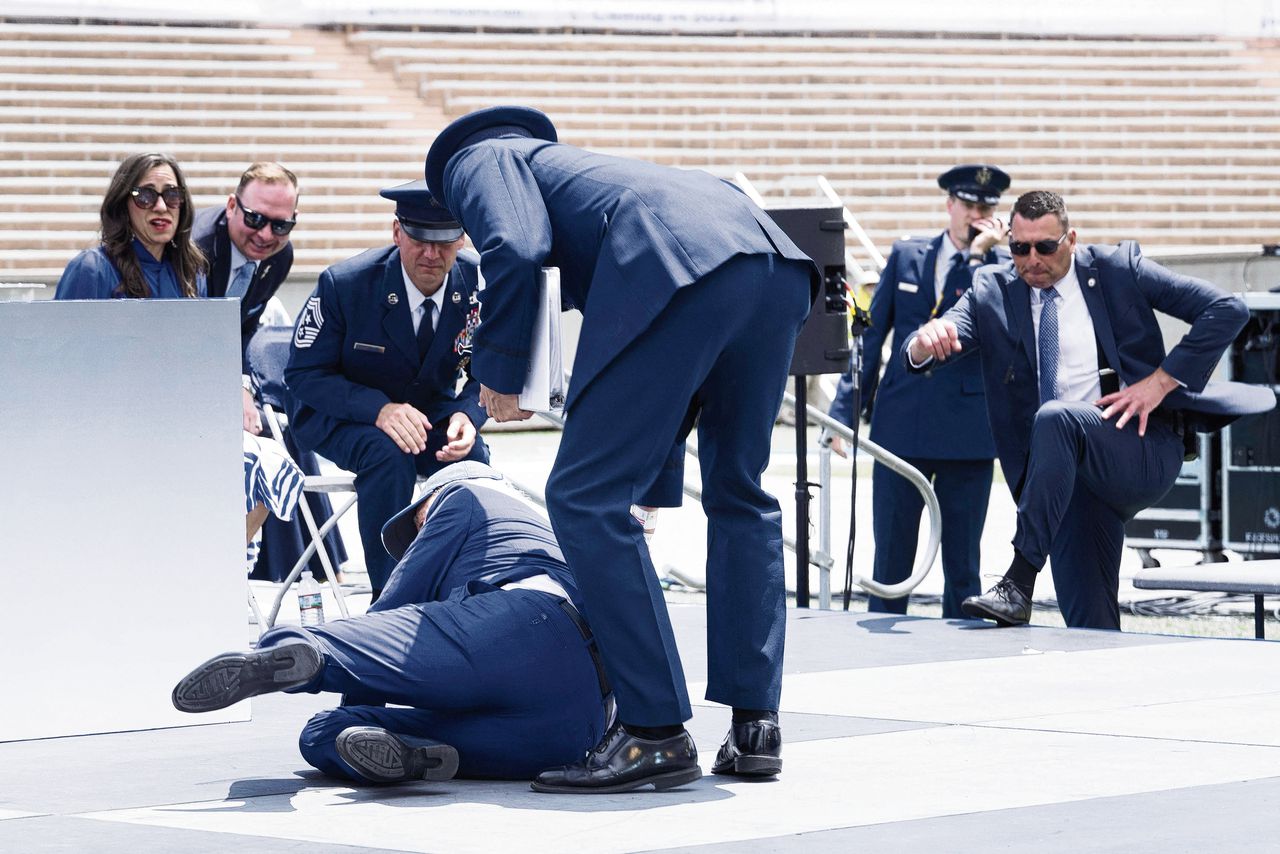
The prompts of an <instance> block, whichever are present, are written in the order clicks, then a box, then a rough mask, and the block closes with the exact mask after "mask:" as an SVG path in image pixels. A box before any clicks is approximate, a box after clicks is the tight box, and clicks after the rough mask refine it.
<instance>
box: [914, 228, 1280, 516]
mask: <svg viewBox="0 0 1280 854" xmlns="http://www.w3.org/2000/svg"><path fill="white" fill-rule="evenodd" d="M1075 264H1076V275H1077V277H1078V278H1079V280H1080V290H1081V292H1082V293H1083V294H1084V299H1085V303H1086V304H1087V305H1088V307H1089V315H1090V317H1091V318H1092V319H1093V329H1094V333H1095V335H1096V336H1097V338H1098V343H1099V345H1100V346H1101V348H1102V351H1103V353H1105V355H1106V358H1107V363H1108V364H1109V365H1110V366H1111V367H1112V368H1113V369H1114V370H1115V371H1116V373H1117V374H1118V375H1119V377H1120V379H1121V381H1123V382H1124V383H1125V384H1126V385H1132V384H1133V383H1136V382H1138V381H1139V380H1141V379H1144V378H1145V377H1147V376H1149V375H1150V374H1151V373H1152V372H1153V371H1155V369H1156V368H1164V369H1165V371H1166V372H1168V373H1169V375H1170V376H1172V377H1174V378H1175V379H1177V380H1179V381H1180V382H1182V383H1184V384H1185V386H1186V387H1185V388H1179V389H1175V390H1174V391H1172V392H1170V393H1169V395H1168V396H1167V397H1166V398H1165V399H1164V402H1163V403H1162V404H1161V409H1165V410H1181V411H1182V412H1183V413H1184V416H1185V417H1186V419H1187V423H1188V424H1189V425H1190V426H1191V427H1192V428H1193V429H1196V430H1200V431H1211V430H1217V429H1219V428H1221V427H1223V426H1225V425H1226V424H1229V423H1230V422H1231V421H1233V420H1235V419H1236V418H1238V417H1239V416H1241V415H1247V414H1250V413H1254V412H1265V411H1267V410H1268V409H1271V408H1272V407H1274V406H1275V402H1276V399H1275V394H1274V393H1273V392H1272V391H1271V390H1270V389H1268V388H1264V387H1262V386H1249V385H1244V384H1243V383H1226V382H1221V383H1210V382H1209V375H1210V374H1211V373H1213V369H1214V366H1215V365H1217V364H1218V360H1219V359H1220V358H1221V357H1222V354H1223V352H1224V351H1225V350H1226V348H1227V346H1228V345H1229V344H1230V343H1231V341H1232V339H1233V338H1234V337H1235V335H1236V333H1237V332H1239V331H1240V329H1241V327H1243V326H1244V324H1245V321H1247V320H1248V319H1249V310H1248V309H1247V308H1245V305H1244V302H1243V301H1242V300H1241V299H1240V298H1239V297H1236V296H1232V295H1231V294H1228V293H1227V292H1225V291H1223V290H1220V289H1219V288H1217V287H1215V286H1213V285H1211V284H1209V283H1208V282H1205V281H1203V280H1200V279H1193V278H1191V277H1189V276H1182V275H1179V274H1177V273H1174V272H1171V271H1170V270H1166V269H1165V268H1164V267H1161V266H1160V265H1159V264H1156V263H1154V262H1151V261H1148V260H1146V259H1144V258H1143V257H1142V251H1141V250H1140V249H1139V248H1138V245H1137V244H1136V243H1133V242H1130V241H1126V242H1124V243H1121V244H1120V245H1119V246H1098V245H1089V246H1077V247H1076V254H1075ZM1156 311H1161V312H1163V313H1165V314H1169V315H1172V316H1173V317H1177V318H1179V319H1181V320H1183V321H1185V322H1187V323H1189V324H1191V329H1190V330H1188V331H1187V334H1186V335H1184V336H1183V338H1182V340H1181V341H1179V342H1178V344H1177V346H1175V347H1174V348H1173V349H1172V350H1170V351H1169V352H1168V353H1166V352H1165V349H1164V338H1163V336H1162V335H1161V332H1160V327H1159V325H1158V324H1157V322H1156V316H1155V313H1156ZM946 319H947V320H950V321H951V322H953V323H954V324H955V325H956V331H957V333H958V335H959V338H960V343H961V346H962V348H963V349H962V350H961V354H960V356H958V357H957V358H956V359H951V360H948V362H947V365H950V364H952V363H956V364H963V362H964V361H965V358H966V357H968V356H972V355H973V354H974V353H978V354H979V356H980V361H981V365H982V379H983V384H984V385H985V387H986V392H987V400H988V401H989V402H990V404H991V405H990V406H989V407H988V410H989V413H990V417H991V427H992V430H993V432H994V435H995V441H996V450H997V451H998V453H999V455H1000V466H1001V468H1002V469H1003V470H1004V476H1005V480H1006V481H1007V482H1008V484H1009V487H1010V489H1011V490H1012V491H1013V495H1014V497H1015V498H1016V497H1017V496H1018V495H1019V494H1020V493H1021V491H1022V479H1023V476H1024V475H1025V473H1026V467H1027V454H1028V446H1029V444H1030V440H1031V423H1032V420H1033V419H1034V417H1035V414H1036V410H1037V409H1039V407H1040V392H1039V382H1038V380H1037V374H1036V343H1035V332H1034V328H1033V326H1032V321H1031V298H1030V287H1029V286H1028V285H1027V284H1026V282H1024V281H1022V279H1021V278H1019V277H1018V274H1017V271H1016V269H1015V268H1014V266H1013V264H1012V263H1009V264H1004V265H1001V266H998V267H983V268H981V269H980V270H979V271H978V273H977V274H976V275H975V276H974V282H973V288H972V289H971V290H969V291H968V292H966V293H965V295H964V296H963V297H961V298H960V301H959V302H958V303H957V304H956V305H955V307H953V308H952V309H951V310H950V311H948V312H947V313H946ZM910 343H911V341H910V339H907V340H906V341H904V342H903V345H902V350H901V360H902V362H903V364H904V366H907V367H909V366H910V360H909V359H908V358H907V348H908V346H909V345H910ZM927 368H928V366H926V367H925V368H924V369H914V368H913V369H912V370H925V369H927Z"/></svg>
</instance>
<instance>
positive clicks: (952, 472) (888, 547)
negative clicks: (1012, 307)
mask: <svg viewBox="0 0 1280 854" xmlns="http://www.w3.org/2000/svg"><path fill="white" fill-rule="evenodd" d="M1009 182H1010V179H1009V175H1008V174H1007V173H1006V172H1005V171H1004V170H1002V169H1000V168H999V167H996V166H992V165H989V164H984V163H974V164H965V165H961V166H956V167H953V168H951V169H948V170H947V171H946V172H944V173H942V175H940V176H938V186H939V187H941V188H942V189H943V190H945V191H946V192H947V219H948V223H947V228H946V230H945V231H943V232H942V233H941V234H939V235H936V236H934V237H933V238H924V237H912V238H907V239H906V240H900V241H898V242H897V243H895V244H894V246H893V251H892V252H891V253H890V254H889V259H888V261H887V262H886V263H885V268H884V272H883V273H882V274H881V275H880V282H879V284H878V285H877V286H876V290H875V295H874V296H873V297H872V300H871V325H870V327H869V328H868V329H867V330H866V332H865V333H863V336H862V342H863V352H864V354H865V360H864V361H863V363H862V371H861V375H860V384H859V387H860V388H861V389H862V390H863V394H864V397H863V399H862V412H863V414H864V415H865V416H869V417H870V419H871V440H872V441H873V442H875V443H876V444H877V445H879V446H880V447H882V448H884V449H885V450H887V451H889V452H891V453H893V454H895V455H897V456H898V457H901V458H902V459H903V460H904V461H905V462H907V463H908V464H910V465H911V466H913V467H914V468H916V469H919V471H920V473H921V474H923V475H924V476H925V477H926V478H928V479H929V480H930V481H931V482H932V484H933V488H934V491H935V492H936V493H937V495H938V504H939V506H940V508H941V510H942V571H943V574H944V575H945V576H946V585H945V587H944V589H943V595H942V616H943V617H960V616H962V614H961V611H960V603H961V602H963V601H964V600H965V599H966V598H967V597H969V596H973V595H976V594H978V593H980V592H982V588H981V586H980V582H979V580H978V570H979V566H980V565H981V557H980V554H979V551H980V546H981V542H982V527H983V524H984V523H985V522H986V518H987V503H988V499H989V498H990V496H991V475H992V469H993V463H992V461H993V459H994V458H995V453H996V452H995V445H994V443H993V442H992V440H991V427H990V424H989V423H988V421H987V401H986V397H985V396H984V395H983V392H982V374H981V371H980V370H979V364H978V363H977V362H976V361H973V360H969V361H968V362H962V363H961V364H959V365H957V366H956V367H955V368H954V369H949V370H946V371H928V372H925V373H919V374H917V373H911V372H909V371H908V370H907V369H906V366H905V365H904V364H903V363H902V362H901V360H899V359H889V360H888V361H887V363H886V364H885V365H884V377H883V378H881V377H880V368H881V352H882V350H883V347H884V344H885V342H886V341H889V340H890V339H892V341H893V342H894V344H893V348H894V349H895V350H896V349H897V345H898V344H900V343H901V342H902V341H904V340H905V339H906V338H907V337H909V336H910V335H911V334H912V333H914V332H915V330H916V328H917V327H919V326H920V325H921V324H922V323H924V322H925V321H927V320H928V319H929V318H931V317H938V316H940V315H942V314H945V313H946V312H947V311H948V310H949V309H950V308H951V307H952V306H954V305H955V304H956V302H957V301H959V299H960V297H961V296H962V295H964V294H965V293H966V292H967V291H968V290H969V286H970V285H971V284H972V280H973V274H974V272H975V271H976V270H977V269H978V268H979V267H981V266H982V265H983V264H997V263H1005V262H1007V261H1008V260H1009V253H1008V252H1006V251H1005V250H1004V249H1003V248H1002V247H1000V246H999V245H998V244H999V243H1000V241H1002V240H1003V239H1004V237H1005V235H1006V234H1007V233H1008V227H1007V226H1006V225H1005V224H1004V223H1003V222H1002V221H1001V220H1000V219H999V218H997V217H996V216H995V207H996V205H997V204H998V203H999V202H1000V194H1001V193H1003V192H1004V191H1005V190H1006V189H1008V187H1009ZM853 391H854V385H853V375H852V372H851V371H850V372H846V373H845V374H844V375H843V376H842V377H841V378H840V382H839V384H838V385H837V388H836V397H835V400H834V401H833V402H832V404H831V409H830V415H831V417H832V418H835V419H837V420H839V421H841V422H843V423H845V424H849V425H852V424H853V418H854V413H853ZM873 401H874V406H873ZM832 449H833V450H835V451H836V453H839V454H841V455H842V456H843V453H844V451H843V446H842V443H841V442H839V440H838V439H837V440H833V441H832ZM923 509H924V499H923V498H922V497H921V495H920V493H919V491H918V490H917V489H916V488H915V487H914V486H912V485H911V483H910V482H909V481H908V480H907V479H906V478H904V477H902V476H901V475H899V474H897V473H896V472H894V471H893V470H892V469H890V468H889V467H887V466H885V465H882V464H880V463H876V465H875V468H874V470H873V472H872V504H871V519H872V530H873V532H874V535H875V543H876V550H875V562H874V567H873V577H874V578H875V580H876V581H878V582H880V583H881V584H897V583H898V582H900V581H903V580H905V579H906V578H907V577H908V576H910V575H911V567H912V564H913V563H914V562H915V557H916V544H917V541H918V538H919V529H920V513H921V511H922V510H923ZM868 610H871V611H888V612H891V613H898V614H905V613H906V612H907V600H906V598H901V599H881V598H880V597H879V596H872V597H871V598H870V600H869V602H868Z"/></svg>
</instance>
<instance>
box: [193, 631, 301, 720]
mask: <svg viewBox="0 0 1280 854" xmlns="http://www.w3.org/2000/svg"><path fill="white" fill-rule="evenodd" d="M320 667H321V663H320V653H319V652H317V651H316V648H315V647H313V646H311V645H310V644H308V643H301V642H299V643H285V644H281V645H280V646H273V647H268V648H267V649H260V650H257V651H255V652H224V653H223V654H222V655H215V656H214V657H213V658H211V659H209V660H208V661H206V662H205V663H204V664H202V665H200V666H199V667H197V668H196V669H195V670H192V671H191V672H190V673H188V674H187V675H186V676H184V677H182V679H181V681H179V682H178V684H177V685H176V686H175V687H174V689H173V706H174V708H176V709H177V710H178V711H180V712H212V711H214V710H215V709H225V708H226V707H227V706H231V705H234V704H236V703H238V702H240V701H241V700H245V699H248V698H249V697H256V696H258V695H259V694H269V693H271V692H272V691H284V690H286V689H288V688H297V687H298V686H300V685H305V684H307V683H308V682H310V681H311V680H312V679H314V678H315V677H316V674H318V673H319V672H320Z"/></svg>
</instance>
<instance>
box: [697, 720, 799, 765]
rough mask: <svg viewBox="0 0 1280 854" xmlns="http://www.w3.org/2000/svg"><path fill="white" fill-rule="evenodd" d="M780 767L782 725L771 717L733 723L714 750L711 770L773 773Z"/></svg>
mask: <svg viewBox="0 0 1280 854" xmlns="http://www.w3.org/2000/svg"><path fill="white" fill-rule="evenodd" d="M781 771H782V729H781V728H780V727H779V726H778V725H777V724H776V723H774V722H773V721H747V722H746V723H740V724H733V725H731V726H730V727H729V734H728V735H726V736H725V737H724V744H722V745H720V752H719V753H717V754H716V764H715V765H712V766H711V772H712V773H713V774H732V775H734V776H737V777H773V776H775V775H777V774H779V773H781Z"/></svg>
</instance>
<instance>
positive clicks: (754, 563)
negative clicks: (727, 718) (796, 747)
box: [426, 107, 817, 792]
mask: <svg viewBox="0 0 1280 854" xmlns="http://www.w3.org/2000/svg"><path fill="white" fill-rule="evenodd" d="M426 171H427V176H428V183H429V184H430V185H431V188H432V190H433V191H434V192H435V193H436V194H437V197H438V198H440V200H441V201H442V202H443V203H444V204H446V205H448V206H449V208H450V210H452V211H453V212H454V213H456V214H457V215H458V217H459V219H460V220H461V221H462V222H463V224H464V225H465V226H466V227H467V231H468V233H469V234H470V235H471V238H472V241H473V242H474V243H475V245H476V248H477V249H478V250H479V251H480V253H481V265H482V267H483V270H484V275H485V281H486V285H485V290H484V293H483V305H484V320H483V322H482V323H481V324H480V327H479V329H478V330H477V332H476V344H475V356H474V363H473V370H474V372H475V376H476V378H477V379H478V380H480V382H482V383H483V384H484V386H485V388H484V389H483V390H482V391H481V402H482V403H484V404H485V406H486V408H487V410H488V413H489V416H490V417H492V418H495V419H496V420H513V419H520V418H527V417H529V415H530V413H528V412H525V411H523V410H521V409H520V407H519V405H518V393H519V392H520V390H521V388H522V387H523V385H524V382H525V377H526V373H527V370H528V365H529V351H530V347H529V342H530V334H531V327H532V320H533V317H534V306H535V305H536V301H537V299H538V278H539V269H540V267H542V266H543V265H547V266H555V267H559V268H560V282H561V293H562V295H563V297H564V298H565V299H566V301H567V302H568V303H569V304H570V305H572V306H576V307H578V308H580V309H582V310H583V321H582V333H581V336H580V338H579V342H578V349H577V352H576V355H575V357H574V370H573V380H572V383H571V385H570V388H569V393H568V395H567V396H566V399H565V412H566V416H567V417H566V423H565V430H564V436H563V438H562V439H561V442H560V451H559V454H558V456H557V458H556V462H555V467H554V469H553V471H552V473H551V477H550V480H549V481H548V483H547V507H548V511H549V513H550V515H551V523H552V527H553V528H554V529H555V532H556V537H557V539H558V540H559V542H560V546H561V548H563V549H564V554H565V558H566V560H567V562H568V564H569V567H570V569H572V570H573V573H574V576H575V577H576V578H577V581H578V586H579V588H580V589H581V591H582V597H583V603H584V606H585V610H586V613H587V616H588V619H589V620H590V621H591V625H592V628H593V629H594V631H595V634H596V638H597V639H598V641H599V643H600V650H601V653H602V655H603V657H604V664H605V669H606V671H607V673H608V675H609V680H610V682H611V683H612V685H613V686H614V690H615V693H616V697H617V703H618V715H619V719H620V724H619V725H617V726H614V727H613V728H611V729H610V731H609V733H608V734H606V736H605V737H604V738H603V739H602V740H601V742H600V744H599V745H598V746H597V747H596V749H594V750H593V751H591V752H590V753H588V754H587V755H586V756H585V757H584V758H583V759H582V760H581V761H579V762H577V763H573V764H570V765H567V766H564V767H560V768H554V769H549V770H547V771H546V772H544V773H542V774H540V775H538V777H537V779H536V780H535V781H534V784H533V785H534V788H535V789H536V790H537V791H542V792H619V791H627V790H630V789H635V788H639V787H648V786H650V785H652V786H653V787H654V788H668V787H671V786H678V785H682V784H684V783H687V782H690V781H692V780H694V779H697V777H698V776H699V774H700V771H699V767H698V764H697V751H696V749H695V748H694V745H693V741H692V739H690V737H689V734H688V733H687V732H686V731H685V729H684V727H683V725H682V724H683V722H684V721H685V720H688V718H689V717H690V714H691V711H690V706H689V698H688V695H687V692H686V689H685V680H684V673H683V670H682V668H681V665H680V656H679V653H678V651H677V649H676V645H675V640H674V637H673V635H672V631H671V624H670V620H669V618H668V615H667V611H666V606H665V603H664V602H663V598H662V590H661V589H660V587H659V586H658V582H657V578H656V575H655V573H654V570H653V565H652V563H651V562H650V558H649V551H648V548H647V547H646V546H645V541H644V533H643V528H642V526H641V524H640V522H638V521H637V520H635V519H634V518H633V517H632V515H631V513H630V506H631V505H632V504H638V505H642V506H649V507H656V506H674V505H675V504H678V503H679V500H680V497H681V492H680V487H681V483H682V480H683V477H682V469H681V464H682V461H683V441H684V437H685V436H686V435H687V433H688V431H689V430H690V429H691V425H692V423H693V421H694V419H695V416H696V419H697V425H698V447H699V450H700V455H699V462H700V465H701V468H702V484H703V499H702V504H703V509H704V510H705V511H706V513H707V517H708V528H709V533H708V537H709V548H708V558H707V588H708V639H707V641H708V659H709V667H708V672H709V679H708V687H707V698H708V699H710V700H713V701H715V702H719V703H724V704H726V705H729V706H732V707H733V708H734V717H733V724H732V726H731V728H730V731H729V735H728V737H727V738H726V740H725V744H724V746H723V747H722V749H721V752H720V755H719V756H718V757H717V758H716V761H715V763H714V765H713V770H714V771H716V772H717V773H723V774H736V775H743V776H771V775H773V774H776V773H777V772H778V771H779V770H780V769H781V767H782V760H781V758H780V750H781V738H780V735H779V729H778V723H777V709H778V702H779V695H780V691H781V669H782V667H781V666H782V646H783V634H784V630H785V623H786V617H785V605H786V593H785V589H784V587H783V577H782V529H781V518H780V517H781V514H780V513H779V510H778V502H777V500H776V499H774V498H773V497H772V496H771V495H769V494H768V493H766V492H765V491H764V490H763V488H762V487H761V485H760V474H761V472H762V471H763V470H764V467H765V465H766V464H767V463H768V460H769V440H770V435H771V433H772V429H773V420H774V417H775V416H776V415H777V412H778V408H779V405H780V404H781V401H782V392H783V386H784V384H785V382H786V377H787V368H788V366H789V365H790V362H791V357H792V352H793V350H794V348H795V338H796V334H797V332H798V331H799V329H800V325H801V324H802V323H803V321H804V319H805V317H806V316H807V315H808V312H809V307H810V305H811V304H812V299H813V291H812V290H811V287H812V284H813V282H814V281H815V280H816V275H817V271H816V269H815V268H814V265H813V262H812V261H810V260H809V259H808V258H807V257H806V256H805V255H804V254H803V253H802V252H800V250H799V249H797V248H796V246H795V244H794V243H792V242H791V240H790V239H788V238H787V236H786V235H785V234H784V233H783V232H782V231H781V230H780V229H779V228H778V227H777V225H776V224H774V222H773V221H772V220H771V219H770V218H769V216H768V215H767V214H765V213H764V212H763V211H762V210H760V209H759V208H758V207H756V206H755V205H754V204H752V202H751V201H750V199H748V198H747V197H746V195H745V194H743V193H742V192H740V191H739V190H738V189H737V188H735V187H733V186H732V185H729V184H726V183H725V182H723V181H720V180H718V179H716V178H714V177H712V176H711V175H708V174H707V173H705V172H700V171H697V170H683V169H671V168H667V167H662V166H656V165H654V164H650V163H643V162H640V161H636V160H629V159H623V158H618V157H608V156H605V155H600V154H595V153H592V152H588V151H583V150H582V149H578V148H575V147H573V146H570V145H561V144H558V143H557V142H556V131H555V127H554V126H553V125H552V123H551V120H550V119H549V118H547V116H545V115H544V114H542V113H540V112H538V111H537V110H533V109H530V108H527V107H495V108H490V109H487V110H480V111H478V112H475V113H471V114H470V115H467V116H464V117H462V118H460V119H458V120H457V121H455V122H453V123H452V124H450V125H449V126H448V127H446V128H445V129H444V130H443V131H442V132H441V133H440V135H439V136H438V137H436V140H435V142H434V143H433V144H432V146H431V150H430V152H429V154H428V155H427V169H426Z"/></svg>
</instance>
